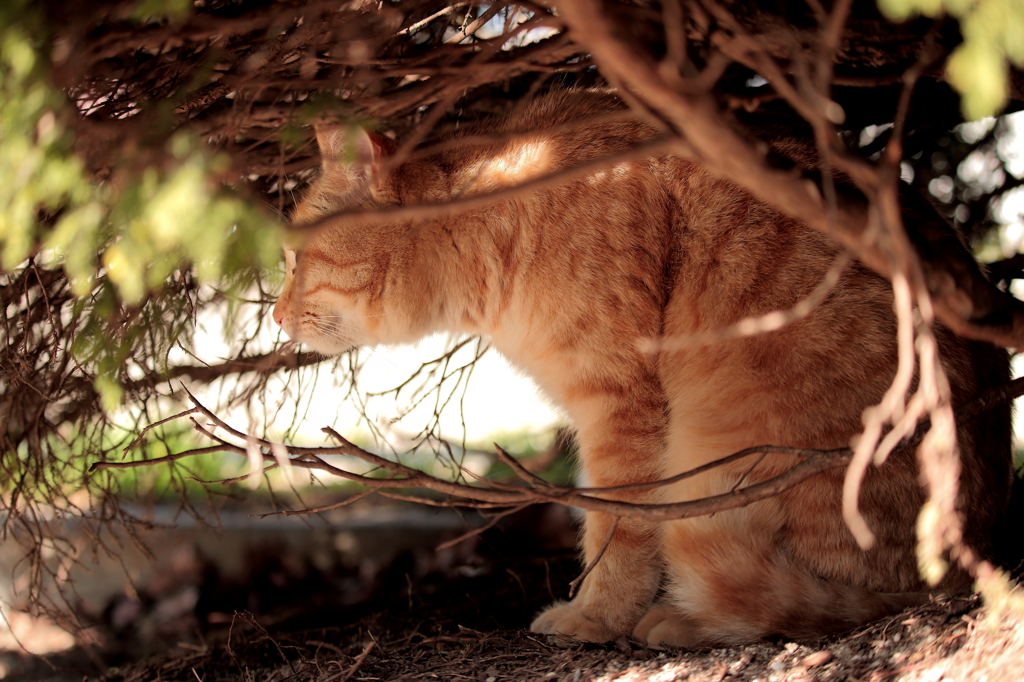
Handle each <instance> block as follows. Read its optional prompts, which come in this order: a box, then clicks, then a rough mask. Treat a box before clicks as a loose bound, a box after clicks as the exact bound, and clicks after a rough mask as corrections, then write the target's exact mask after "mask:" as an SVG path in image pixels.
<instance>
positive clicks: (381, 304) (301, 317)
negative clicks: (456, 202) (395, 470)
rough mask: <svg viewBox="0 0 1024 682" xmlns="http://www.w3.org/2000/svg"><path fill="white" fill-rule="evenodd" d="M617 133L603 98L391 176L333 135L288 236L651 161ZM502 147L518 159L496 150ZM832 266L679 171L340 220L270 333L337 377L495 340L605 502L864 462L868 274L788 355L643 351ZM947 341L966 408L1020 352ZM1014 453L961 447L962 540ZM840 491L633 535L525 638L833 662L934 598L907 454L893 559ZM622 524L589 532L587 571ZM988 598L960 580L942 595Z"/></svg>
mask: <svg viewBox="0 0 1024 682" xmlns="http://www.w3.org/2000/svg"><path fill="white" fill-rule="evenodd" d="M622 109H623V107H622V105H621V103H620V102H619V101H618V100H617V99H615V98H614V97H612V96H610V95H608V94H603V93H599V92H590V91H587V92H583V91H569V92H556V93H553V94H550V95H546V96H544V97H542V98H539V99H537V100H535V101H534V102H532V103H530V104H527V105H525V106H522V107H520V108H519V109H518V110H517V111H516V112H515V113H514V114H513V115H512V116H511V117H509V118H508V119H507V120H503V121H487V122H484V123H481V124H478V125H474V126H467V127H464V128H463V129H462V130H461V131H459V132H458V133H457V134H455V135H453V136H451V137H450V139H449V144H448V145H447V151H439V152H437V153H434V154H433V155H429V156H426V157H425V158H419V159H414V160H411V161H408V162H406V163H404V164H401V165H399V166H398V167H397V168H394V169H393V170H391V171H390V172H389V173H386V174H383V173H381V172H380V165H379V164H380V161H381V160H382V156H384V155H386V154H387V153H388V149H389V147H390V145H389V144H388V143H387V141H386V140H384V139H382V138H380V137H377V136H374V135H368V134H362V133H359V134H355V135H353V136H354V137H356V138H357V139H356V140H354V141H353V143H352V144H351V145H350V147H349V148H346V135H345V133H344V131H343V129H341V128H337V127H335V128H331V127H326V128H320V129H318V131H317V139H318V142H319V145H320V152H321V156H322V157H323V168H322V172H321V175H320V176H319V179H318V180H316V182H315V183H314V184H313V186H312V187H311V189H310V190H309V192H308V193H307V195H306V196H305V198H304V199H303V200H302V201H301V202H300V203H299V204H298V206H297V207H296V209H295V214H294V221H295V223H297V224H309V223H311V222H315V221H317V220H318V219H320V218H322V217H324V216H327V215H330V214H332V213H335V212H337V211H339V210H342V209H346V208H360V207H362V208H367V209H370V208H386V207H394V206H401V205H417V204H435V203H439V202H444V201H448V200H452V199H454V198H459V197H467V196H472V195H477V194H483V193H489V192H493V191H495V190H497V189H500V188H503V187H507V186H512V185H516V184H520V183H523V182H525V181H527V180H530V179H532V178H538V177H542V176H545V175H548V174H551V173H553V172H557V171H558V170H560V169H564V168H568V167H572V166H578V165H580V164H583V163H587V162H589V161H592V160H595V159H599V158H601V157H605V156H608V155H611V154H615V153H616V152H620V151H623V150H625V149H627V148H630V147H632V146H635V145H637V144H639V143H642V142H644V141H645V140H649V139H650V138H651V137H653V136H654V134H655V131H653V130H652V129H650V128H649V127H647V126H646V125H644V124H642V123H640V122H637V121H635V120H632V119H630V118H629V117H628V116H626V115H625V114H623V115H620V116H614V112H621V111H622ZM586 119H594V120H591V121H587V120H586ZM574 122H576V123H577V125H573V123H574ZM545 128H547V129H549V130H548V131H545V130H544V129H545ZM496 132H500V133H504V134H506V136H507V137H506V139H505V140H504V141H500V142H491V143H487V142H486V140H485V141H483V142H481V140H480V137H479V136H480V135H486V134H493V133H496ZM474 135H476V136H477V138H476V139H474V140H468V137H469V136H474ZM463 137H464V138H467V140H468V141H467V142H466V143H463V144H460V143H459V142H458V140H459V139H460V138H463ZM492 139H493V138H492ZM837 253H838V249H837V247H836V246H835V244H834V243H833V242H832V241H830V239H829V238H828V237H826V236H824V235H822V234H820V233H818V232H816V231H814V230H812V229H809V228H807V227H805V226H804V225H802V224H800V223H797V222H795V221H793V220H791V219H789V218H787V217H786V216H784V215H781V214H780V213H778V212H777V211H775V210H774V209H772V208H769V207H768V206H766V205H765V204H763V203H761V202H759V201H757V200H755V199H753V198H752V197H751V196H749V195H748V194H746V193H744V192H743V191H741V190H739V189H737V188H736V187H734V186H732V185H730V184H728V183H726V182H723V181H721V180H718V179H716V178H714V177H712V176H710V175H708V174H707V173H705V172H704V171H703V170H702V169H701V168H700V167H698V166H696V165H694V164H693V163H690V162H687V161H684V160H681V159H679V158H676V157H673V156H667V155H666V156H660V157H657V158H648V159H642V160H631V161H622V162H620V163H617V164H615V165H612V166H609V167H605V168H603V169H602V170H597V171H594V172H591V173H589V174H587V175H584V176H582V177H577V179H572V180H570V181H567V182H563V183H562V184H557V185H554V186H548V187H544V188H542V189H539V190H537V191H534V192H532V193H529V194H520V195H515V196H512V197H511V198H507V199H505V200H503V201H499V202H496V203H493V204H491V205H488V206H487V207H486V208H482V209H477V210H470V211H467V212H465V213H462V214H460V215H456V216H454V217H452V216H450V215H449V216H443V217H437V216H436V214H435V215H434V216H433V217H432V216H431V214H430V213H427V214H425V216H424V217H422V219H401V220H397V219H396V220H377V221H376V222H370V223H366V222H354V221H351V220H350V221H348V222H346V220H345V218H344V217H337V218H333V219H330V220H328V221H326V224H325V225H324V226H323V227H322V228H320V229H316V230H315V231H312V232H311V234H309V235H308V239H307V240H306V242H305V244H304V245H303V247H302V248H301V249H300V250H298V251H292V250H288V251H286V260H287V279H286V282H285V287H284V291H283V292H282V294H281V297H280V299H279V300H278V302H277V305H276V307H275V309H274V319H275V320H276V321H277V322H278V323H279V324H281V325H282V326H283V327H284V329H285V330H286V331H287V333H288V334H289V335H290V336H291V337H292V338H294V339H297V340H299V341H302V342H304V343H306V344H308V345H309V346H311V347H312V348H314V349H316V350H319V351H321V352H325V353H340V352H342V351H345V350H346V349H349V348H351V347H353V346H357V345H364V344H366V345H374V344H392V343H405V342H412V341H416V340H417V339H420V338H422V337H424V336H426V335H429V334H433V333H435V332H441V331H445V332H463V333H466V334H482V335H485V336H487V337H489V338H490V339H492V341H493V344H494V346H495V347H496V348H497V349H498V350H499V351H500V352H501V353H502V354H504V355H505V356H506V357H507V358H508V359H509V360H510V361H511V362H513V363H514V364H515V365H516V366H518V367H519V368H521V369H522V370H523V371H525V372H526V373H528V374H529V375H530V376H531V377H533V378H534V379H535V380H536V381H537V383H538V384H539V385H540V386H541V387H542V388H543V390H544V391H546V393H547V394H548V395H549V396H550V397H551V399H552V400H554V401H555V402H556V403H557V404H558V405H560V406H561V407H562V408H564V410H565V412H566V413H567V414H568V415H569V416H570V418H571V419H572V421H573V423H574V425H575V427H576V429H577V431H578V440H579V452H580V463H581V465H582V468H583V472H584V476H585V478H586V481H587V483H588V485H591V486H619V485H624V484H629V483H637V482H641V481H651V480H655V479H658V478H661V477H664V476H668V475H672V474H676V473H679V472H682V471H686V470H689V469H693V468H694V467H697V466H700V465H702V464H705V463H707V462H710V461H712V460H715V459H718V458H720V457H722V456H724V455H727V454H730V453H732V452H735V451H737V450H740V449H743V448H746V447H749V446H755V445H764V444H773V445H785V446H797V447H806V448H840V447H845V446H848V445H849V444H850V442H851V439H852V438H854V437H856V435H857V434H858V433H859V432H860V431H861V429H862V421H861V415H862V413H863V411H864V409H865V408H866V407H868V406H870V405H873V404H875V403H877V402H878V401H879V400H880V398H881V397H882V395H883V393H884V392H885V390H886V388H887V387H888V386H889V383H890V381H891V380H892V378H893V376H894V372H895V368H896V345H895V329H896V323H895V319H894V315H893V308H892V306H893V300H892V294H891V289H890V287H889V285H888V283H887V282H885V281H884V280H882V279H881V278H879V277H878V276H876V275H874V274H873V273H871V272H869V271H867V270H866V269H865V268H863V267H861V266H859V265H856V264H855V265H851V266H850V267H848V268H846V270H845V272H844V274H843V275H842V277H841V279H840V281H839V283H838V285H837V286H836V287H835V289H834V291H833V292H832V293H831V295H830V296H829V297H828V298H827V300H826V301H825V302H824V303H823V304H822V305H821V306H819V307H818V308H817V309H816V310H815V311H814V312H813V313H812V314H811V315H810V316H808V317H806V318H805V319H802V320H800V321H798V322H795V323H793V324H791V325H789V326H786V327H784V328H782V329H780V330H778V331H774V332H770V333H764V334H759V335H755V336H749V337H746V338H737V339H731V340H728V341H722V342H716V343H714V344H707V345H694V346H688V347H686V348H685V349H683V350H672V351H662V352H660V353H649V352H643V351H642V350H641V349H640V344H638V340H640V339H650V338H657V337H675V336H680V335H687V334H693V333H695V332H701V331H703V330H714V329H716V328H720V327H724V326H726V325H729V324H732V323H734V322H736V321H737V320H740V319H742V318H744V317H748V316H753V315H761V314H764V313H768V312H770V311H774V310H785V309H788V308H790V307H791V306H793V305H794V304H795V303H796V302H798V301H799V300H800V299H801V298H803V297H805V296H807V294H808V293H809V292H811V291H812V290H813V289H814V287H815V286H816V285H817V284H818V283H819V282H820V281H821V280H822V278H823V277H824V276H825V274H826V272H827V271H828V270H829V268H830V266H831V265H832V263H833V262H834V259H835V258H836V256H837ZM938 334H939V340H940V345H941V348H942V352H943V357H944V359H945V363H946V369H947V371H948V372H949V374H950V377H951V381H952V383H953V385H954V387H955V388H954V402H955V404H957V405H959V404H962V403H963V402H965V401H967V400H969V399H970V398H971V397H973V396H974V395H976V394H977V393H978V391H979V390H981V389H983V388H985V387H988V386H991V385H995V384H998V383H1001V382H1004V381H1005V380H1006V377H1007V371H1008V370H1007V366H1008V365H1007V358H1006V354H1005V352H1003V351H1001V350H997V349H995V348H993V347H990V346H983V345H981V344H976V343H971V342H967V341H964V340H961V339H960V338H958V337H955V336H953V335H951V334H949V333H947V332H945V331H943V330H941V329H940V330H938ZM1009 428H1010V426H1009V408H1001V409H997V410H995V411H992V412H989V413H988V414H987V415H986V416H984V417H982V418H980V419H978V420H976V421H975V422H974V423H973V424H971V425H968V426H966V427H962V428H961V430H960V434H959V436H960V450H961V456H962V459H963V463H964V465H963V477H962V480H961V488H962V491H961V508H962V509H964V510H965V512H967V528H966V537H967V540H968V542H970V543H972V544H973V545H974V546H975V547H980V548H982V549H984V547H985V544H986V539H987V538H988V536H989V535H990V533H991V529H992V526H993V524H994V523H995V522H996V520H997V518H998V517H999V515H1000V514H1001V513H1002V509H1003V508H1004V507H1005V504H1006V499H1007V497H1008V488H1009V480H1010V435H1009V433H1010V432H1009ZM794 463H795V460H794V459H792V458H790V457H787V456H769V457H766V458H765V459H764V461H763V462H762V463H761V464H760V465H759V466H758V467H757V468H756V469H755V470H754V471H753V473H750V474H749V475H747V469H748V468H749V466H750V464H751V461H749V460H748V461H741V462H738V463H736V464H735V465H732V466H727V467H722V468H719V469H716V470H713V471H711V472H709V473H706V474H703V475H701V476H698V477H694V478H690V479H687V480H685V481H682V482H680V483H677V484H675V485H673V486H672V487H671V488H669V489H664V490H660V491H657V492H649V491H648V492H643V493H638V492H633V493H629V494H625V493H623V494H619V495H617V498H618V499H624V500H633V501H644V502H652V501H684V500H690V499H695V498H700V497H705V496H708V495H715V494H719V493H722V492H725V491H728V490H730V489H731V488H732V487H733V486H734V485H735V484H736V483H737V482H738V481H739V480H740V479H741V478H742V477H744V476H746V479H745V480H746V481H748V482H754V481H758V480H764V479H766V478H769V477H771V476H773V475H775V474H777V473H779V472H780V471H782V470H784V469H786V468H788V467H790V466H792V465H793V464H794ZM842 481H843V472H842V471H833V472H830V473H826V474H822V475H819V476H817V477H815V478H813V479H811V480H809V481H807V482H805V483H803V484H802V485H800V486H798V487H796V488H794V489H792V490H790V491H788V492H786V493H784V494H782V495H779V496H778V497H775V498H773V499H769V500H765V501H762V502H758V503H755V504H752V505H750V506H748V507H745V508H743V509H736V510H733V511H728V512H720V513H717V514H715V515H713V516H709V517H702V518H693V519H686V520H678V521H673V522H670V523H664V524H653V523H649V522H645V521H639V520H634V519H622V520H621V521H620V522H619V523H618V526H617V529H616V530H615V533H614V536H613V538H612V540H611V542H610V544H609V545H608V547H607V551H606V552H605V554H604V555H603V557H602V558H601V560H600V562H599V563H598V564H597V566H596V568H594V570H593V571H592V572H591V573H590V575H589V576H588V577H587V579H586V580H585V581H584V583H583V586H582V588H581V590H580V592H579V594H578V595H577V596H576V597H575V599H573V600H572V601H570V602H565V603H557V604H555V605H553V606H551V607H550V608H548V609H547V610H545V611H544V612H543V613H541V614H540V615H539V616H538V617H537V619H536V620H535V621H534V623H533V626H532V627H533V629H534V630H536V631H539V632H543V633H556V634H560V635H563V636H566V637H573V638H576V639H580V640H585V641H592V642H602V641H607V640H611V639H615V638H618V637H621V636H623V635H630V634H632V635H633V636H634V637H636V638H637V639H639V640H640V641H642V642H646V643H648V644H650V645H652V646H657V645H670V646H684V647H697V646H703V645H711V644H730V643H738V642H746V641H749V640H753V639H756V638H759V637H762V636H765V635H770V634H781V635H786V636H792V637H801V636H815V635H818V634H821V633H825V632H832V631H837V630H841V629H846V628H850V627H852V626H855V625H858V624H860V623H863V622H865V621H868V620H870V619H873V618H876V617H878V616H881V615H883V614H885V613H888V612H891V611H893V610H896V609H899V608H901V607H903V606H905V605H906V604H909V603H916V602H917V601H919V600H920V599H921V592H920V591H921V590H923V589H925V586H924V585H923V583H922V581H921V579H920V578H919V576H918V571H917V567H916V562H915V555H914V524H915V518H916V516H917V512H918V509H919V508H920V505H921V503H922V501H923V499H924V495H923V492H922V489H921V485H920V483H919V478H918V471H917V466H916V462H915V459H914V454H913V453H912V452H907V451H905V450H904V451H900V452H897V453H894V454H893V455H892V456H891V457H890V458H889V460H888V461H887V462H886V463H885V464H884V465H883V466H881V467H879V468H872V470H871V471H870V473H869V474H868V476H867V479H866V481H865V482H864V485H863V489H862V491H861V495H860V506H861V509H862V511H863V513H864V514H865V517H866V518H867V520H868V523H869V525H870V526H871V528H872V529H873V531H874V533H875V535H876V538H877V541H876V543H875V545H874V547H873V548H872V549H871V550H870V551H867V552H865V551H862V550H861V549H859V548H858V547H857V545H856V543H855V542H854V539H853V537H852V535H851V534H850V532H849V531H848V530H847V528H846V526H845V525H844V523H843V520H842V518H841V514H840V496H841V488H842ZM611 523H612V519H611V518H610V517H608V516H606V515H604V514H599V513H588V514H587V516H586V523H585V531H584V533H583V540H582V545H583V554H584V559H585V560H586V561H590V560H591V559H593V558H594V556H595V555H596V553H597V552H598V551H599V549H600V547H601V545H602V544H603V543H604V541H605V538H606V536H607V534H608V531H609V529H610V524H611ZM969 584H970V582H969V577H968V576H967V575H965V574H963V573H961V572H957V571H955V570H954V571H953V572H951V573H950V575H949V576H947V578H946V580H945V582H944V584H943V587H944V588H946V589H961V588H963V587H965V586H968V585H969Z"/></svg>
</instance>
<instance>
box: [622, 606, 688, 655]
mask: <svg viewBox="0 0 1024 682" xmlns="http://www.w3.org/2000/svg"><path fill="white" fill-rule="evenodd" d="M633 639H634V640H636V641H638V642H640V643H642V644H644V645H645V646H647V647H650V648H651V649H696V648H698V647H699V646H700V633H699V631H698V628H697V627H696V624H695V623H694V622H693V620H691V619H690V618H687V617H686V616H684V615H683V614H682V613H680V612H679V611H677V610H676V609H674V608H672V607H671V606H668V605H666V604H655V605H654V606H652V607H651V608H650V609H648V610H647V613H645V614H644V617H643V618H641V619H640V622H639V623H637V624H636V627H635V628H634V629H633Z"/></svg>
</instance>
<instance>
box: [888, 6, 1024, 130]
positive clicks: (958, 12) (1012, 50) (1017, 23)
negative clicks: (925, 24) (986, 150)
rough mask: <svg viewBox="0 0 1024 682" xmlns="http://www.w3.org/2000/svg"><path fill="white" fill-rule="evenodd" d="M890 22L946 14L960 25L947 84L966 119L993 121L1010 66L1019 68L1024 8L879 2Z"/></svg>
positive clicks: (1022, 54)
mask: <svg viewBox="0 0 1024 682" xmlns="http://www.w3.org/2000/svg"><path fill="white" fill-rule="evenodd" d="M878 6H879V7H880V8H881V9H882V11H883V12H885V13H886V15H888V16H889V17H890V18H892V19H894V20H896V21H905V20H906V19H908V18H909V17H911V16H912V15H913V14H916V13H920V14H924V15H925V16H929V17H935V16H938V15H939V14H940V13H941V12H943V11H945V12H948V13H949V14H951V15H953V16H954V17H956V18H957V19H959V20H960V27H961V31H962V33H963V37H964V41H963V43H962V44H961V45H960V46H959V47H957V48H956V50H954V51H953V54H952V55H950V57H949V62H948V65H947V70H948V74H949V80H950V82H951V83H952V84H953V86H954V87H955V88H956V89H957V90H958V91H959V92H960V93H961V94H962V95H963V96H964V99H963V112H964V116H965V117H966V118H967V119H968V120H974V119H979V118H983V117H985V116H993V115H995V114H997V113H998V112H999V111H1001V110H1002V109H1003V107H1004V106H1006V102H1007V100H1008V99H1009V88H1008V87H1007V80H1008V77H1009V70H1010V65H1011V64H1012V65H1014V66H1017V67H1018V68H1019V67H1024V4H1022V3H1020V2H1019V1H1018V0H878Z"/></svg>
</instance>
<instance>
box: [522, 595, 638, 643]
mask: <svg viewBox="0 0 1024 682" xmlns="http://www.w3.org/2000/svg"><path fill="white" fill-rule="evenodd" d="M530 629H531V630H533V631H534V632H540V633H542V634H545V635H555V636H556V637H560V638H566V639H574V640H577V641H580V642H595V643H598V644H600V643H603V642H610V641H612V640H614V639H618V638H619V637H621V636H622V635H623V634H624V633H622V632H616V631H615V630H614V629H612V628H611V627H609V626H608V625H607V624H605V623H603V622H602V621H601V620H600V618H599V617H598V616H597V614H590V613H586V612H585V611H584V609H582V608H580V607H579V606H577V605H576V604H575V603H573V602H555V603H554V604H552V605H551V606H549V607H548V608H546V609H544V610H543V611H541V613H540V615H539V616H537V617H536V618H535V619H534V620H533V624H531V625H530Z"/></svg>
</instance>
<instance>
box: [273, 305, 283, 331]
mask: <svg viewBox="0 0 1024 682" xmlns="http://www.w3.org/2000/svg"><path fill="white" fill-rule="evenodd" d="M271 317H273V318H274V322H277V326H278V327H284V310H282V309H281V306H278V305H275V306H274V312H273V313H272V314H271Z"/></svg>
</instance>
